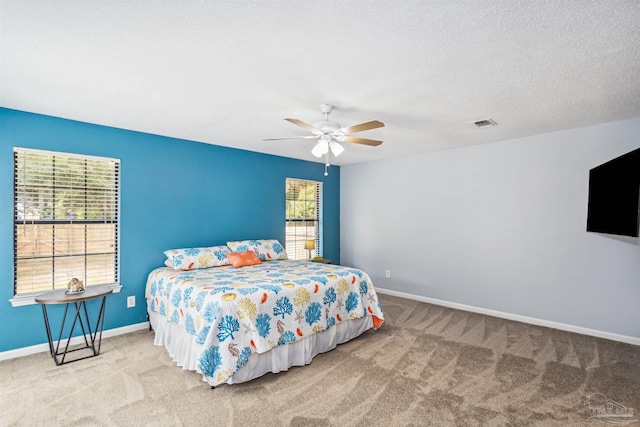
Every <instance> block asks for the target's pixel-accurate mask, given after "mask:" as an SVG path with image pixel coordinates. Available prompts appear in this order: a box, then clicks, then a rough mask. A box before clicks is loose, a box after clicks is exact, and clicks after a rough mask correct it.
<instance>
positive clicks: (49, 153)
mask: <svg viewBox="0 0 640 427" xmlns="http://www.w3.org/2000/svg"><path fill="white" fill-rule="evenodd" d="M13 152H14V153H30V154H43V155H45V156H65V157H73V158H74V159H87V160H100V161H107V162H115V163H118V164H119V163H120V159H114V158H113V157H104V156H91V155H89V154H77V153H65V152H63V151H50V150H39V149H37V148H24V147H13Z"/></svg>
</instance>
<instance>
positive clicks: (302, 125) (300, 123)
mask: <svg viewBox="0 0 640 427" xmlns="http://www.w3.org/2000/svg"><path fill="white" fill-rule="evenodd" d="M285 120H286V121H288V122H290V123H293V124H294V125H298V126H300V127H303V128H305V129H306V130H310V131H311V132H313V131H316V132H319V129H316V128H314V127H313V126H311V125H310V124H307V123H305V122H303V121H302V120H298V119H285Z"/></svg>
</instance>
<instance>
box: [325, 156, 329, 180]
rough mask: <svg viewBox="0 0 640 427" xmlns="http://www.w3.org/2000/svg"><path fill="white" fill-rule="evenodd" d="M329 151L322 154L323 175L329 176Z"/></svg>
mask: <svg viewBox="0 0 640 427" xmlns="http://www.w3.org/2000/svg"><path fill="white" fill-rule="evenodd" d="M328 169H329V152H328V151H327V153H326V154H325V155H324V176H329V171H328Z"/></svg>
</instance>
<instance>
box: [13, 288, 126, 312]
mask: <svg viewBox="0 0 640 427" xmlns="http://www.w3.org/2000/svg"><path fill="white" fill-rule="evenodd" d="M102 286H106V287H107V288H111V289H113V293H114V294H117V293H118V292H120V290H121V289H122V285H121V284H119V283H112V284H110V285H102ZM42 293H43V292H41V293H34V294H29V295H23V296H16V297H13V298H11V299H10V300H9V302H10V303H11V306H12V307H22V306H25V305H33V304H37V303H36V297H37V296H38V295H40V294H42Z"/></svg>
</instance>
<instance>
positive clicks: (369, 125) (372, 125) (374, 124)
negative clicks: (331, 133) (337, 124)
mask: <svg viewBox="0 0 640 427" xmlns="http://www.w3.org/2000/svg"><path fill="white" fill-rule="evenodd" d="M381 127H384V123H382V122H379V121H378V120H371V121H370V122H365V123H360V124H358V125H353V126H348V127H346V128H342V129H340V130H341V131H342V132H344V133H356V132H362V131H365V130H369V129H376V128H381Z"/></svg>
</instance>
